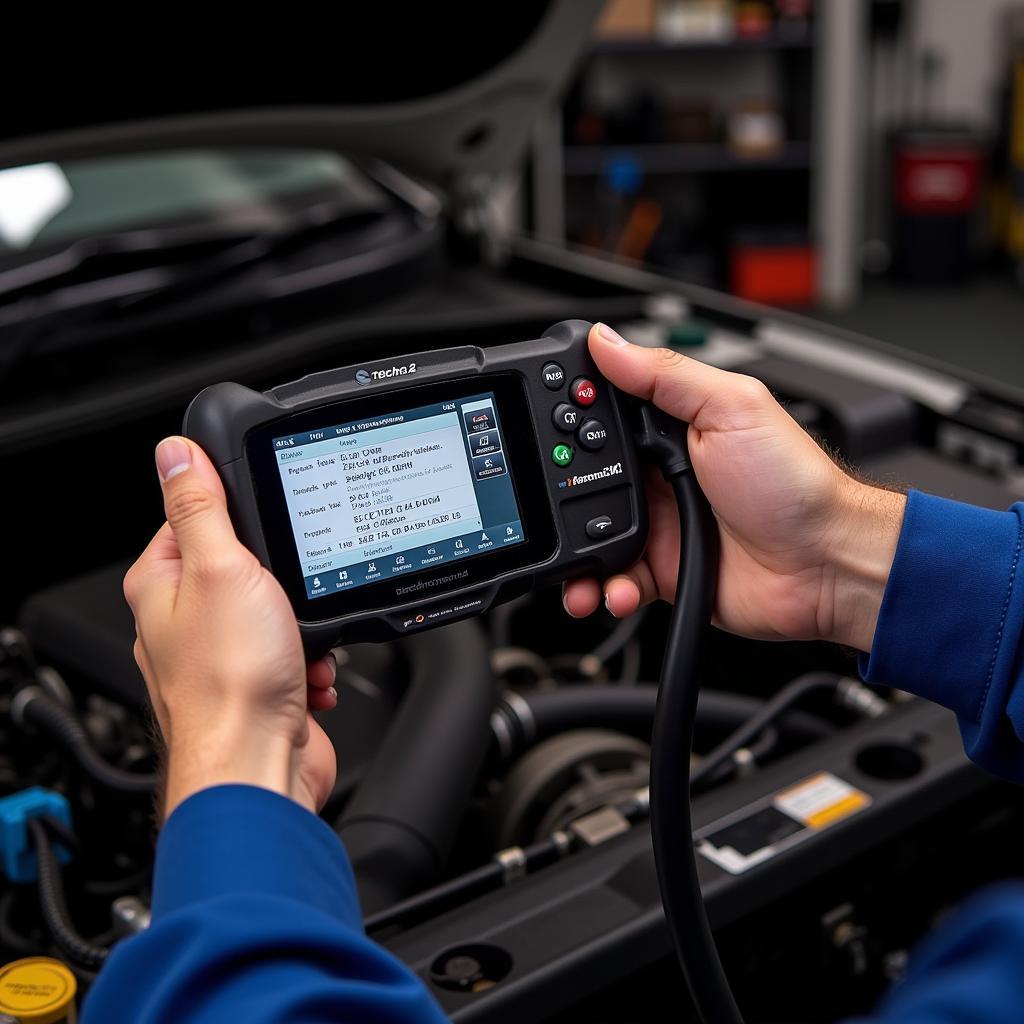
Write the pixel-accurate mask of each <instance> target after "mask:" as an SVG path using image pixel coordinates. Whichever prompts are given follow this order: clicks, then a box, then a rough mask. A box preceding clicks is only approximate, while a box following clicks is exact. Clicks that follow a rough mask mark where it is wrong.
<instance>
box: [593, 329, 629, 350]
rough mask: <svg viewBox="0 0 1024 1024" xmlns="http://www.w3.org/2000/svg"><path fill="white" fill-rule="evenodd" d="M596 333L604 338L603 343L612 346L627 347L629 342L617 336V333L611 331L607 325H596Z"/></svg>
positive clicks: (619, 335)
mask: <svg viewBox="0 0 1024 1024" xmlns="http://www.w3.org/2000/svg"><path fill="white" fill-rule="evenodd" d="M597 333H598V334H600V335H601V337H602V338H604V340H605V341H607V342H610V343H611V344H612V345H628V344H629V342H628V341H626V339H625V338H624V337H623V336H622V335H621V334H619V332H618V331H613V330H612V329H611V328H610V327H609V326H608V325H607V324H598V325H597Z"/></svg>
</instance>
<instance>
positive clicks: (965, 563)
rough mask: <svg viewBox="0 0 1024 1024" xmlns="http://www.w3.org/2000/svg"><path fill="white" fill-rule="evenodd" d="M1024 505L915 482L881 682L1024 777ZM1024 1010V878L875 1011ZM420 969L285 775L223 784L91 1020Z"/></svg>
mask: <svg viewBox="0 0 1024 1024" xmlns="http://www.w3.org/2000/svg"><path fill="white" fill-rule="evenodd" d="M1022 519H1024V505H1017V506H1014V508H1013V509H1012V510H1011V511H1009V512H992V511H987V510H983V509H978V508H974V507H971V506H968V505H962V504H958V503H955V502H950V501H946V500H943V499H940V498H935V497H930V496H927V495H924V494H920V493H918V492H912V493H911V494H910V496H909V500H908V504H907V510H906V517H905V520H904V525H903V529H902V532H901V535H900V540H899V545H898V548H897V551H896V557H895V561H894V564H893V567H892V573H891V575H890V578H889V582H888V586H887V588H886V591H885V596H884V599H883V602H882V608H881V614H880V616H879V620H878V627H877V630H876V634H875V639H874V645H873V648H872V650H871V653H870V656H869V657H868V658H866V659H864V661H863V663H862V665H861V671H862V673H863V674H864V676H865V678H866V679H867V680H868V681H869V682H876V683H887V684H892V685H895V686H898V687H900V688H901V689H904V690H910V691H912V692H914V693H916V694H919V695H920V696H922V697H927V698H929V699H930V700H933V701H936V702H937V703H939V704H943V705H945V706H946V707H948V708H951V709H952V710H953V711H954V712H955V713H956V715H957V717H958V719H959V722H960V727H961V730H962V733H963V738H964V744H965V746H966V749H967V752H968V754H969V755H970V756H971V757H972V758H973V759H974V760H975V761H976V762H977V763H978V764H979V765H981V766H982V767H983V768H986V769H987V770H988V771H990V772H993V773H995V774H997V775H1000V776H1003V777H1005V778H1010V779H1015V780H1018V781H1024V665H1022V658H1024V643H1022V635H1024V569H1022V567H1021V563H1020V554H1021V539H1022V528H1024V522H1022ZM1022 1019H1024V885H1004V886H1001V887H999V888H998V889H995V890H991V891H989V892H988V893H986V894H982V895H981V896H980V897H976V898H975V899H974V900H973V901H971V902H969V903H968V904H967V906H966V907H965V908H964V909H962V910H961V911H960V912H959V914H958V915H957V916H956V917H955V918H954V919H953V920H951V921H950V922H949V923H948V924H946V925H945V926H944V927H943V928H941V929H940V930H939V931H938V932H937V933H935V934H934V935H932V936H931V937H929V938H928V939H927V940H926V941H925V942H924V943H923V945H922V946H921V948H920V949H918V950H917V951H916V952H915V953H914V954H912V956H911V959H910V967H909V970H908V973H907V976H906V978H905V979H904V980H903V981H902V982H900V983H899V984H898V985H897V986H895V987H894V988H893V990H892V991H891V992H890V993H889V994H888V996H887V997H886V998H885V999H884V1000H883V1002H882V1005H881V1006H880V1007H879V1009H878V1011H877V1014H876V1016H875V1018H874V1020H875V1021H876V1022H893V1024H895V1022H896V1021H899V1022H900V1024H938V1022H954V1021H956V1022H960V1021H971V1022H973V1024H996V1022H1004V1021H1005V1022H1010V1021H1015V1022H1016V1021H1020V1020H1022ZM442 1020H444V1016H443V1014H442V1013H441V1011H440V1009H439V1008H438V1007H437V1005H436V1003H435V1002H434V1001H433V999H432V998H431V996H430V995H429V994H428V992H427V991H426V989H425V988H424V986H423V985H422V984H421V982H420V981H419V980H418V979H417V978H416V977H415V976H414V975H413V974H412V973H411V972H410V971H409V970H408V969H407V968H406V967H405V966H403V965H402V964H401V963H399V962H398V961H397V960H395V959H394V958H393V957H392V956H391V955H390V954H389V953H387V952H385V951H384V950H383V949H381V948H380V947H379V946H377V945H376V944H375V943H373V942H371V941H370V939H368V938H367V937H366V935H365V934H364V932H363V928H362V922H361V916H360V910H359V903H358V900H357V897H356V889H355V885H354V882H353V878H352V871H351V868H350V867H349V863H348V860H347V858H346V855H345V851H344V849H343V847H342V845H341V842H340V841H339V839H338V837H337V836H336V835H335V834H334V832H332V831H331V829H330V828H328V826H327V825H325V824H324V822H322V821H321V820H319V819H318V818H317V817H315V816H314V815H312V814H310V813H309V812H308V811H306V810H304V809H303V808H301V807H299V806H298V805H297V804H294V803H292V802H291V801H289V800H287V799H285V798H284V797H281V796H278V795H276V794H274V793H271V792H269V791H265V790H261V789H257V788H253V787H248V786H217V787H214V788H212V789H208V790H205V791H203V792H201V793H197V794H196V795H194V796H192V797H190V798H189V799H188V800H186V801H185V802H184V803H182V804H181V805H180V806H179V807H178V808H177V809H176V810H175V811H174V813H173V814H172V815H171V816H170V818H169V819H168V821H167V823H166V825H165V826H164V828H163V832H162V833H161V836H160V840H159V843H158V846H157V857H156V873H155V878H154V905H153V921H152V925H151V927H150V928H149V929H148V930H147V931H145V932H144V933H142V934H140V935H138V936H135V937H134V938H131V939H128V940H126V941H123V942H121V943H120V944H119V945H118V946H117V947H116V949H115V950H114V952H113V954H112V955H111V957H110V959H109V961H108V963H107V965H106V966H105V967H104V969H103V971H102V972H101V974H100V977H99V979H98V980H97V982H96V984H95V986H94V987H93V990H92V992H91V993H90V995H89V997H88V999H87V1000H86V1004H85V1013H84V1022H83V1024H113V1022H120V1021H125V1022H132V1024H157V1022H159V1024H224V1022H225V1021H230V1022H237V1024H243V1022H244V1024H270V1022H274V1024H284V1022H299V1021H301V1022H304V1024H316V1022H321V1021H322V1022H324V1024H327V1022H331V1024H336V1022H339V1021H344V1022H346V1024H361V1022H365V1024H370V1022H373V1024H391V1022H399V1021H402V1022H413V1021H415V1022H418V1024H419V1022H422V1024H428V1022H436V1021H442Z"/></svg>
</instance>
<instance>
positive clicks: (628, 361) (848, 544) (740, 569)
mask: <svg viewBox="0 0 1024 1024" xmlns="http://www.w3.org/2000/svg"><path fill="white" fill-rule="evenodd" d="M590 351H591V354H592V355H593V357H594V360H595V361H596V362H597V365H598V367H599V368H600V370H601V372H602V373H603V374H604V375H605V376H606V377H607V378H608V379H609V380H610V381H611V382H612V383H613V384H615V385H617V386H618V387H619V388H621V389H622V390H623V391H626V392H628V393H629V394H632V395H637V396H638V397H640V398H643V399H647V400H650V401H652V402H653V403H654V404H655V405H657V406H658V407H659V408H661V409H663V410H665V411H666V412H668V413H671V414H672V415H673V416H676V417H678V418H679V419H681V420H683V421H684V422H686V423H689V424H690V428H689V434H688V444H689V450H690V458H691V460H692V462H693V466H694V469H695V471H696V474H697V479H698V480H699V481H700V485H701V487H702V488H703V489H704V493H705V494H706V495H707V497H708V500H709V501H710V502H711V506H712V508H713V509H714V512H715V516H716V518H717V520H718V527H719V533H720V535H721V545H722V548H721V561H720V566H719V581H718V598H717V602H716V609H715V623H716V625H718V626H720V627H721V628H723V629H727V630H729V631H730V632H733V633H739V634H741V635H743V636H749V637H757V638H760V639H819V638H820V639H827V640H834V641H837V642H839V643H845V644H849V645H851V646H853V647H856V648H858V649H860V650H864V651H867V650H870V647H871V641H872V638H873V636H874V631H875V623H876V621H877V619H878V609H879V605H880V604H881V600H882V593H883V591H884V589H885V582H886V580H887V579H888V576H889V570H890V568H891V566H892V561H893V557H894V555H895V551H896V542H897V539H898V537H899V532H900V527H901V525H902V522H903V510H904V507H905V504H906V499H905V497H904V496H903V495H901V494H895V493H893V492H890V491H886V490H882V489H880V488H877V487H870V486H868V485H866V484H862V483H860V482H858V481H856V480H854V479H853V478H851V477H850V476H849V475H847V474H846V473H844V472H843V471H842V470H841V469H840V468H839V467H838V466H837V465H836V464H835V463H834V462H833V461H832V460H831V459H830V458H829V457H828V456H827V455H826V454H825V453H824V452H823V451H822V450H821V449H820V448H819V447H818V445H817V444H815V442H814V441H813V440H812V439H811V438H810V436H809V435H808V434H806V433H805V432H804V431H803V430H802V429H801V428H800V427H799V426H798V425H797V423H796V422H795V421H794V420H793V419H792V418H791V417H790V416H789V415H788V414H787V413H786V411H785V410H784V409H783V408H782V407H781V406H780V405H779V404H778V402H776V401H775V399H774V398H772V396H771V394H770V393H769V391H768V389H767V388H766V387H765V386H764V385H763V384H762V383H760V382H759V381H757V380H755V379H754V378H752V377H744V376H741V375H740V374H736V373H729V372H726V371H725V370H719V369H716V368H714V367H711V366H708V365H706V364H704V363H700V362H698V361H696V360H693V359H688V358H686V357H685V356H682V355H680V354H679V353H676V352H673V351H670V350H668V349H651V348H643V347H640V346H637V345H630V344H628V343H627V342H626V341H625V340H624V339H623V338H621V337H620V336H619V335H618V334H617V333H616V332H615V331H613V330H612V329H611V328H609V327H607V326H606V325H604V324H597V325H595V326H594V328H593V329H592V330H591V332H590ZM648 497H649V501H650V537H649V540H648V544H647V551H646V552H645V554H644V557H643V559H642V560H641V561H640V562H638V563H637V564H636V565H635V566H634V567H633V568H632V569H631V570H630V571H629V572H627V573H624V574H622V575H619V576H613V577H612V578H611V579H609V580H606V581H605V582H604V598H605V604H606V605H607V607H608V609H609V610H610V611H611V612H612V614H614V615H617V616H625V615H629V614H631V613H632V612H634V611H635V610H636V609H637V607H638V606H639V605H641V604H643V603H646V602H648V601H652V600H654V599H655V598H659V597H660V598H664V599H665V600H672V597H673V596H674V594H675V586H676V575H677V568H678V564H679V519H678V514H677V511H676V505H675V500H674V498H673V496H672V492H671V491H670V489H669V487H668V485H667V484H666V483H665V482H664V480H663V479H662V478H661V475H660V474H658V473H656V472H653V471H652V473H651V477H650V482H649V485H648ZM600 599H601V584H600V583H599V582H598V581H596V580H577V581H574V582H572V583H570V584H567V585H566V587H565V595H564V602H565V607H566V610H567V611H568V612H569V613H570V614H571V615H575V616H582V615H589V614H590V613H591V612H593V611H594V609H595V608H596V607H597V605H598V603H599V601H600Z"/></svg>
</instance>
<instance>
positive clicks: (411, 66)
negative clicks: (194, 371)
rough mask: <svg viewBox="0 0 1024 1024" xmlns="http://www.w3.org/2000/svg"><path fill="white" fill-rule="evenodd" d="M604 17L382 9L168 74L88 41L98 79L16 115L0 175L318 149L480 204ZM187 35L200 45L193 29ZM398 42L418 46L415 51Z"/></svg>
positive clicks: (584, 2) (594, 7)
mask: <svg viewBox="0 0 1024 1024" xmlns="http://www.w3.org/2000/svg"><path fill="white" fill-rule="evenodd" d="M602 5H603V0H555V2H551V3H539V2H531V0H519V2H517V3H516V4H498V5H492V4H473V5H466V8H465V9H461V5H452V6H451V7H450V8H449V7H448V5H441V6H440V7H438V6H435V5H416V6H417V7H427V8H429V11H419V12H415V13H414V12H411V11H409V10H404V9H403V7H404V5H391V4H378V5H377V6H378V7H379V8H380V11H379V12H377V13H374V12H372V11H371V12H370V13H369V15H368V16H367V15H365V14H361V15H360V18H359V24H358V25H356V24H353V23H352V22H351V21H350V20H349V15H348V13H346V14H345V16H344V20H342V19H338V20H339V21H340V22H341V27H340V29H334V28H332V29H331V31H328V30H327V28H328V27H327V26H326V25H325V26H311V25H310V24H309V23H308V20H305V21H303V22H302V25H301V29H302V34H301V35H296V36H295V39H294V41H293V40H290V39H288V38H287V36H288V34H289V32H294V30H295V28H296V27H298V26H290V27H289V26H287V25H284V26H282V24H280V23H274V24H270V25H268V26H267V27H266V28H265V29H263V30H261V42H262V46H263V48H262V49H261V47H260V45H258V42H259V41H258V42H257V44H254V43H253V42H252V41H251V40H246V39H241V40H238V41H237V43H236V46H235V47H228V48H224V47H217V49H216V52H211V53H196V52H193V50H189V51H187V52H181V51H179V52H178V53H177V54H176V57H175V58H174V61H173V64H171V65H168V64H166V63H165V60H166V59H165V58H160V57H157V56H155V55H154V54H153V53H152V52H150V51H142V52H131V53H123V52H122V53H118V54H117V60H118V63H117V64H116V65H111V64H109V63H108V62H106V55H105V54H102V53H98V52H97V50H96V49H95V46H94V44H92V43H90V44H88V46H83V47H82V49H83V50H88V57H89V65H90V68H89V72H88V73H86V71H85V69H83V72H82V73H75V72H71V71H65V72H64V77H65V79H66V80H71V81H72V82H73V84H74V88H73V89H70V90H67V91H65V92H64V94H63V95H62V96H61V97H60V99H59V101H58V100H55V101H54V102H53V103H52V104H46V105H45V108H43V109H39V108H36V109H32V110H31V111H27V110H25V109H22V108H18V107H17V105H15V106H14V108H13V109H11V108H9V111H8V113H9V114H10V116H5V118H4V121H5V123H4V124H3V125H0V167H12V166H19V165H26V164H34V163H40V162H43V161H64V160H70V159H75V158H82V157H98V156H111V155H115V154H124V153H137V152H140V151H148V150H155V149H171V148H173V149H199V148H208V147H215V148H218V149H223V148H226V147H252V146H258V147H263V148H266V147H271V146H281V147H292V148H302V147H309V148H315V149H320V150H324V149H328V150H337V151H339V152H342V153H344V154H346V155H355V156H372V157H376V158H379V159H382V160H385V161H388V162H390V163H392V164H394V165H395V166H397V167H400V168H401V169H402V170H404V171H406V172H408V173H410V174H412V175H414V176H417V177H420V178H422V179H424V180H426V181H429V182H430V183H432V184H434V185H436V186H439V187H440V188H442V189H443V190H444V191H446V192H448V193H449V194H454V195H458V194H461V193H465V192H467V191H476V190H479V189H480V188H481V187H486V185H487V183H488V182H489V181H490V180H492V179H493V178H494V177H495V176H496V175H499V174H500V173H502V172H503V171H505V170H507V169H508V168H510V167H512V166H513V165H514V164H515V162H516V161H517V160H518V159H519V158H520V157H521V155H522V154H523V152H524V151H525V149H526V147H527V145H528V142H529V138H530V132H531V128H532V125H533V123H534V121H535V119H536V117H537V115H538V114H539V113H540V112H541V111H542V110H543V108H544V106H545V104H547V103H548V102H549V101H550V100H551V99H552V97H553V96H555V95H557V94H558V92H559V90H560V89H561V88H562V87H563V85H564V83H565V81H566V80H567V79H568V77H569V75H570V74H571V73H572V71H573V68H574V67H575V64H576V61H577V60H578V59H579V57H580V56H581V54H582V53H583V51H584V49H585V48H586V47H587V45H588V43H589V40H590V36H591V31H592V24H593V21H594V19H595V18H596V16H597V14H598V13H599V11H600V9H601V7H602ZM452 12H455V13H452ZM446 19H447V24H445V21H446ZM281 20H282V21H283V20H285V19H283V18H282V19H281ZM295 20H296V21H299V20H302V19H301V13H300V12H299V13H297V14H296V17H295ZM192 35H193V37H194V38H193V39H192V42H193V43H194V42H195V39H199V40H200V44H201V41H202V33H201V32H199V31H198V30H197V29H196V27H195V26H192ZM397 38H401V39H402V40H403V41H404V44H405V46H409V45H410V44H412V45H411V49H410V50H409V52H408V53H406V52H405V46H397V48H396V44H395V40H396V39H397ZM121 45H122V47H123V48H124V49H126V50H127V49H130V47H129V46H128V45H127V44H124V43H122V44H121ZM271 46H272V47H273V57H274V59H273V61H268V60H266V59H265V58H267V57H268V56H269V54H268V53H267V49H266V48H267V47H271ZM171 49H173V47H171ZM284 55H288V56H284ZM172 68H173V77H169V76H170V74H171V70H172ZM241 69H245V73H242V72H241ZM112 72H116V74H113V73H112ZM156 83H159V86H158V85H157V84H156Z"/></svg>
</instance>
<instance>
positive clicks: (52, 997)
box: [0, 956, 78, 1024]
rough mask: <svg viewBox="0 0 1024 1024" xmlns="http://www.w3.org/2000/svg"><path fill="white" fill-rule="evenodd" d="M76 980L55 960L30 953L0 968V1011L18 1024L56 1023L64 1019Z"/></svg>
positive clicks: (72, 1001)
mask: <svg viewBox="0 0 1024 1024" xmlns="http://www.w3.org/2000/svg"><path fill="white" fill-rule="evenodd" d="M77 989H78V983H77V982H76V980H75V976H74V975H73V974H72V973H71V971H70V970H68V968H67V967H66V966H65V965H64V964H62V963H61V962H60V961H59V960H51V959H50V957H47V956H32V957H28V958H27V959H25V960H15V961H14V962H13V963H10V964H7V966H6V967H2V968H0V1013H6V1014H9V1015H10V1016H12V1017H14V1018H15V1019H16V1020H18V1021H20V1022H21V1024H56V1022H57V1021H62V1020H64V1019H65V1018H66V1017H67V1016H68V1014H69V1011H71V1009H72V1005H73V1003H74V999H75V992H76V991H77Z"/></svg>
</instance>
